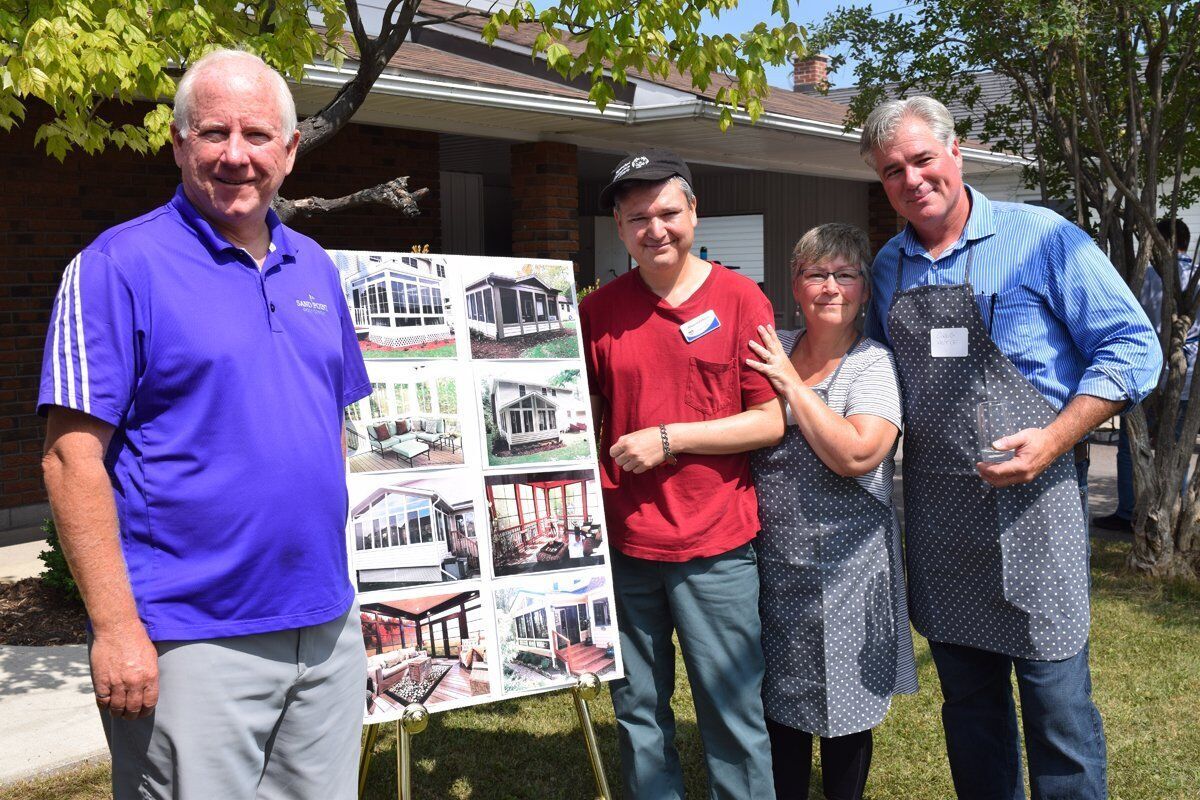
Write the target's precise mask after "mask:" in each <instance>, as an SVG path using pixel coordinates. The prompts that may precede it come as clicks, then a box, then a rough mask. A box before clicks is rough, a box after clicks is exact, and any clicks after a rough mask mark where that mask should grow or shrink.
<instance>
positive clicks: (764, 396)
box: [579, 150, 784, 800]
mask: <svg viewBox="0 0 1200 800" xmlns="http://www.w3.org/2000/svg"><path fill="white" fill-rule="evenodd" d="M600 204H601V206H602V207H603V208H605V209H608V208H613V216H614V217H615V218H616V222H617V232H618V234H619V235H620V237H621V241H622V242H623V243H624V244H625V247H626V249H628V251H629V255H630V256H631V257H632V258H633V260H634V261H636V262H637V264H638V266H637V268H636V269H634V270H631V271H630V272H628V273H627V274H625V275H622V276H620V277H618V278H617V279H615V280H614V281H612V282H611V283H609V284H607V285H605V286H604V287H602V288H600V289H598V290H597V291H595V292H593V293H592V294H591V295H590V296H589V297H587V298H586V299H585V300H584V301H583V302H582V303H581V304H580V309H579V310H580V321H581V326H582V330H583V339H584V347H585V350H586V352H585V359H586V362H587V370H588V379H589V381H590V383H591V391H592V393H593V394H592V397H591V400H592V410H593V412H594V418H595V420H596V422H597V425H598V427H599V429H600V430H601V431H602V435H601V443H600V448H599V450H600V468H601V486H602V487H603V490H604V504H605V510H606V512H607V513H606V518H607V520H608V526H609V535H610V539H611V541H612V544H613V555H612V559H613V583H614V589H615V593H616V600H617V616H618V619H619V620H620V630H621V654H622V657H623V659H624V663H625V673H626V677H625V679H624V680H621V681H617V682H614V683H613V684H612V698H613V707H614V709H615V710H616V715H617V731H618V737H619V741H620V746H621V773H622V778H623V781H624V786H625V797H627V798H631V799H633V800H636V799H638V798H642V799H644V800H683V796H684V793H683V774H682V772H681V770H680V766H679V755H678V753H677V752H676V750H675V745H674V735H675V723H674V716H673V714H672V712H671V694H672V691H673V689H674V686H675V648H674V644H673V643H672V641H671V635H672V632H675V633H677V634H678V636H679V643H680V646H681V648H682V649H683V658H684V662H685V663H686V665H687V672H688V677H689V679H690V680H691V685H692V697H693V699H694V701H695V704H696V719H697V721H698V723H699V727H700V734H701V738H702V739H703V741H704V750H705V758H706V761H707V765H708V775H709V782H710V784H711V794H710V796H711V797H714V798H730V800H733V799H735V798H736V800H745V798H754V799H755V800H762V799H763V798H766V799H767V800H770V798H773V797H774V796H775V793H774V788H773V786H772V779H771V756H770V752H771V748H770V744H769V742H768V740H767V732H766V727H765V724H764V721H763V710H762V700H761V698H760V694H759V692H760V688H761V683H762V676H763V656H762V647H761V644H760V642H759V619H758V569H757V565H756V559H755V555H754V550H753V549H752V548H751V545H750V540H751V539H753V538H754V537H755V535H756V534H757V533H758V512H757V503H756V501H755V496H754V488H753V486H751V484H750V469H749V462H748V456H747V455H746V453H747V451H749V450H754V449H756V448H759V447H763V446H765V445H771V444H775V443H777V442H778V441H779V440H780V439H781V438H782V436H783V430H784V418H783V410H782V406H781V404H780V402H779V400H778V398H777V397H776V395H775V392H774V390H773V389H772V388H771V386H770V384H769V383H768V382H767V381H766V379H764V378H763V377H762V376H761V375H760V374H758V373H757V372H755V371H754V370H752V369H750V368H749V367H747V366H746V359H747V358H748V357H750V356H751V353H750V351H749V348H748V347H747V343H748V342H749V341H750V340H751V339H752V338H754V337H755V335H756V328H757V326H759V325H773V324H774V314H773V312H772V309H771V303H770V301H768V300H767V298H766V297H764V296H763V294H762V292H761V291H759V289H758V287H757V286H756V285H755V284H754V283H753V282H752V281H750V280H749V279H747V278H744V277H742V276H739V275H736V274H734V273H733V272H730V271H729V270H727V269H725V268H724V267H722V266H720V265H717V264H710V263H709V262H707V261H702V260H700V259H699V258H696V257H695V256H693V255H691V253H690V250H691V246H692V240H693V234H694V232H695V228H696V224H697V217H696V198H695V195H694V194H693V193H692V188H691V173H690V171H689V170H688V168H687V165H686V164H684V163H683V161H682V160H680V158H679V157H678V156H677V155H675V154H674V153H671V152H669V151H665V150H647V151H644V152H641V153H635V154H633V155H631V156H629V157H628V158H626V159H625V160H623V161H622V162H621V163H620V164H619V165H618V166H617V168H616V170H614V172H613V177H612V182H611V183H610V184H609V185H608V186H607V187H605V189H604V191H603V192H601V194H600Z"/></svg>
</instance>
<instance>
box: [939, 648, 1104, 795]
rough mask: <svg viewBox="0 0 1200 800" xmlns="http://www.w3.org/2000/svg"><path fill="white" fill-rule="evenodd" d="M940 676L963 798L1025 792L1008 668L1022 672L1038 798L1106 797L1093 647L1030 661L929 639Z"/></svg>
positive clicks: (952, 760) (956, 777)
mask: <svg viewBox="0 0 1200 800" xmlns="http://www.w3.org/2000/svg"><path fill="white" fill-rule="evenodd" d="M929 649H930V651H931V652H932V653H933V661H934V663H935V664H936V665H937V671H938V679H939V680H940V681H941V684H942V694H943V695H944V696H945V700H944V702H943V703H942V727H943V728H944V729H945V732H946V753H947V755H948V756H949V758H950V773H951V776H952V777H953V779H954V789H955V791H956V792H957V794H958V796H959V797H960V798H963V799H964V800H1024V798H1025V787H1024V785H1023V783H1022V780H1021V744H1020V734H1019V733H1018V730H1017V712H1016V705H1015V704H1014V702H1013V695H1012V684H1011V682H1010V681H1011V678H1010V675H1011V674H1012V672H1013V671H1014V670H1015V671H1016V674H1017V691H1019V692H1020V693H1021V718H1022V719H1021V721H1022V723H1023V727H1024V731H1025V749H1026V753H1027V755H1028V757H1029V785H1030V788H1031V789H1032V792H1033V797H1034V800H1102V798H1106V797H1108V782H1107V776H1108V768H1107V751H1106V747H1105V742H1104V727H1103V723H1102V722H1101V720H1100V712H1099V711H1097V710H1096V706H1095V704H1094V703H1092V677H1091V672H1090V671H1089V670H1088V648H1087V646H1086V645H1085V646H1084V648H1083V650H1081V651H1080V652H1078V653H1077V654H1075V655H1074V656H1072V657H1070V658H1068V659H1065V660H1063V661H1031V660H1028V659H1024V658H1013V657H1012V656H1006V655H1002V654H1000V653H989V652H987V651H985V650H976V649H974V648H971V647H963V646H961V645H956V644H943V643H941V642H930V643H929Z"/></svg>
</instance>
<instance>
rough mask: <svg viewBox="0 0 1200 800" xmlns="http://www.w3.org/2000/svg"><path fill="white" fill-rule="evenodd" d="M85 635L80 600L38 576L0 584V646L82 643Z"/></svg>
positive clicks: (84, 615)
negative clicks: (44, 581) (46, 582)
mask: <svg viewBox="0 0 1200 800" xmlns="http://www.w3.org/2000/svg"><path fill="white" fill-rule="evenodd" d="M86 636H87V614H86V613H85V612H84V610H83V603H81V602H79V601H78V600H74V599H72V598H69V597H67V596H66V595H64V594H63V593H62V592H60V591H59V590H57V589H53V588H51V587H49V586H47V585H46V584H44V583H42V579H41V578H25V579H24V580H20V581H17V582H16V583H0V645H5V644H7V645H23V646H35V647H45V646H47V645H55V644H84V643H85V642H86V641H87V638H86Z"/></svg>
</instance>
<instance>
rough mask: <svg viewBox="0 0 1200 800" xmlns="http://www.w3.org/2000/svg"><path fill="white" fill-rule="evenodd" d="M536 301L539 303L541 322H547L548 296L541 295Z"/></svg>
mask: <svg viewBox="0 0 1200 800" xmlns="http://www.w3.org/2000/svg"><path fill="white" fill-rule="evenodd" d="M534 301H535V302H536V303H537V318H538V321H539V322H545V321H546V296H545V295H542V294H539V295H537V296H535V298H534Z"/></svg>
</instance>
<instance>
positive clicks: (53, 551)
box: [38, 519, 83, 602]
mask: <svg viewBox="0 0 1200 800" xmlns="http://www.w3.org/2000/svg"><path fill="white" fill-rule="evenodd" d="M42 531H44V532H45V534H46V544H47V545H49V546H50V549H49V550H46V551H45V552H43V553H42V554H41V555H39V556H38V558H40V559H41V560H42V563H43V564H45V565H46V568H45V569H44V570H42V582H43V583H45V584H46V585H47V586H52V587H54V588H55V589H58V590H59V591H60V592H62V593H63V594H64V595H66V596H67V597H69V598H71V599H73V600H79V601H80V602H82V601H83V598H82V597H81V596H80V594H79V586H78V585H76V583H75V576H74V575H72V574H71V568H70V567H69V566H67V557H66V556H64V555H63V551H62V543H61V542H60V541H59V540H58V528H56V527H55V526H54V520H52V519H46V520H42Z"/></svg>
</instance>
